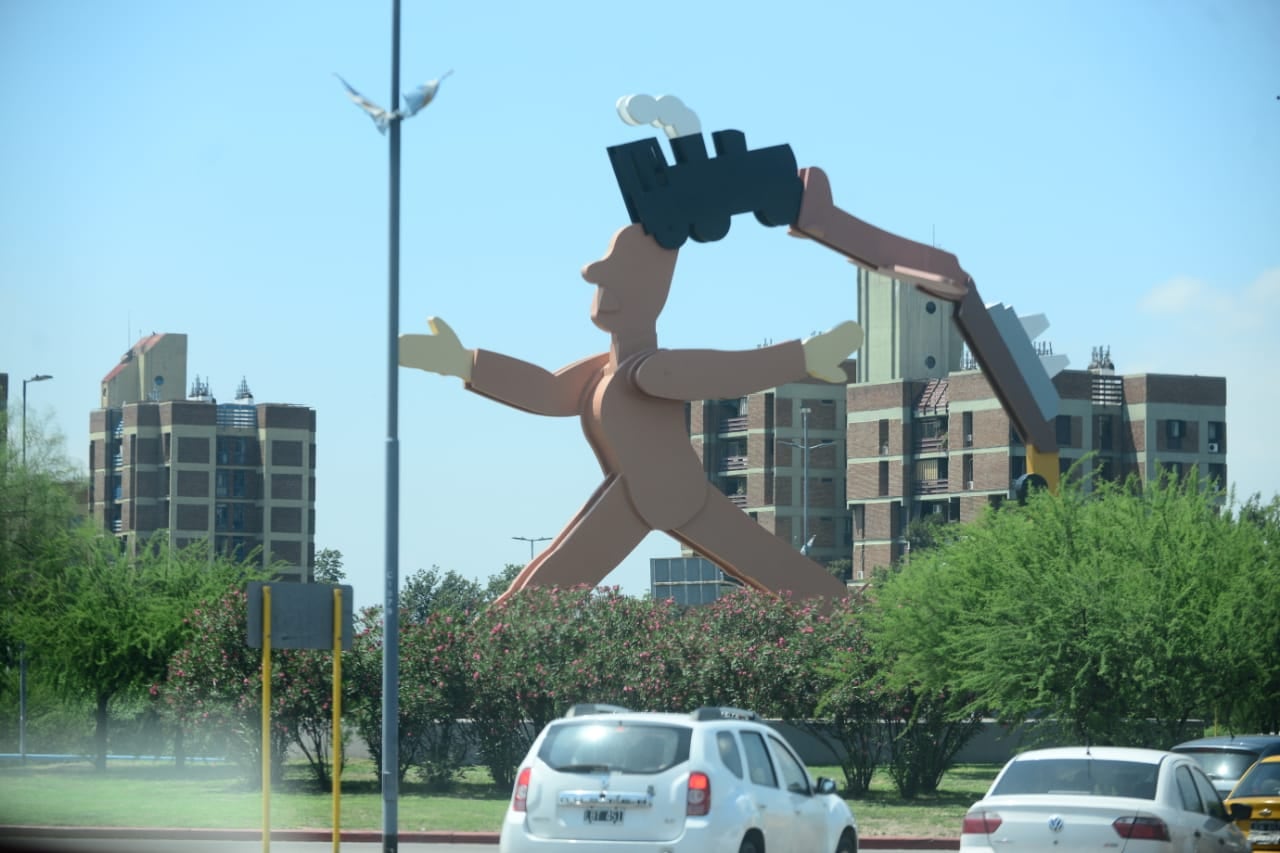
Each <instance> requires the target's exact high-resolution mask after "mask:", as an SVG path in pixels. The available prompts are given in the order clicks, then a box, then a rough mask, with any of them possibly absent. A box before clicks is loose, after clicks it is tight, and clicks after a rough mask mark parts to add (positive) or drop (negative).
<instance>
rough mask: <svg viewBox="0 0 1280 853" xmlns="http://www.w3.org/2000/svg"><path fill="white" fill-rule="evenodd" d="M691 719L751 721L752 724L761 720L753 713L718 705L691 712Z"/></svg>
mask: <svg viewBox="0 0 1280 853" xmlns="http://www.w3.org/2000/svg"><path fill="white" fill-rule="evenodd" d="M693 718H694V719H695V720H698V721H700V722H701V721H703V720H751V721H752V722H756V723H758V722H761V720H762V719H763V718H762V717H761V716H760V715H759V714H757V713H756V712H755V711H745V710H743V709H742V708H729V707H725V706H719V705H708V706H706V707H704V708H699V709H698V710H696V711H694V712H693Z"/></svg>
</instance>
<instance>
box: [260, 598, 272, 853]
mask: <svg viewBox="0 0 1280 853" xmlns="http://www.w3.org/2000/svg"><path fill="white" fill-rule="evenodd" d="M270 850H271V587H269V586H263V587H262V853H268V851H270Z"/></svg>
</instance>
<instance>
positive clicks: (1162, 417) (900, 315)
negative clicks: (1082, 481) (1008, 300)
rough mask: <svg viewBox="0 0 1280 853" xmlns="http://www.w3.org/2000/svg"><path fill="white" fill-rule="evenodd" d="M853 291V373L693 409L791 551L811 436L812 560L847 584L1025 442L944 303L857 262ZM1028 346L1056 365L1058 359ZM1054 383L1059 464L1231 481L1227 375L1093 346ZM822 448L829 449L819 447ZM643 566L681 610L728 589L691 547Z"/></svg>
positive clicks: (999, 493) (998, 488) (1003, 471)
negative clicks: (1148, 362)
mask: <svg viewBox="0 0 1280 853" xmlns="http://www.w3.org/2000/svg"><path fill="white" fill-rule="evenodd" d="M857 299H858V310H859V314H858V316H859V318H860V322H861V324H862V326H863V331H864V334H865V338H864V341H863V344H862V346H861V347H860V348H859V350H858V352H857V353H856V358H855V359H853V360H852V361H851V362H849V363H848V364H847V365H846V367H847V368H848V372H849V373H850V375H851V376H855V377H856V379H855V380H854V381H853V382H851V383H850V384H849V385H848V386H847V387H845V388H840V387H839V386H832V385H828V384H826V383H821V382H800V383H793V384H790V385H786V386H782V387H779V388H775V389H771V390H768V391H764V392H760V393H757V394H752V395H750V396H748V397H744V398H742V399H740V400H709V401H703V402H700V403H695V404H693V405H692V406H691V407H690V435H691V439H692V441H693V444H694V446H695V448H696V449H698V451H699V453H700V454H701V456H702V459H703V462H704V465H705V467H706V470H707V475H708V477H709V479H710V480H711V482H713V483H715V484H716V485H717V486H718V487H719V488H720V489H721V490H722V491H724V492H725V494H727V495H729V496H730V497H731V499H733V500H734V501H735V502H736V503H738V505H739V506H741V507H742V508H743V510H744V511H745V512H747V513H749V514H750V515H751V516H752V517H753V518H755V519H756V520H757V521H758V522H759V523H760V524H762V525H763V526H765V527H766V528H767V529H769V530H771V531H773V532H774V533H775V534H776V535H778V536H782V537H784V538H786V539H787V540H788V541H790V542H792V543H793V544H794V545H795V546H796V547H797V548H799V547H800V546H801V545H803V544H805V541H804V539H803V538H802V536H803V534H802V533H801V529H802V527H803V525H804V516H805V513H804V500H803V498H804V489H803V486H802V484H803V482H804V479H805V478H804V476H803V472H802V467H801V466H802V462H801V461H799V460H800V458H801V457H802V454H801V452H800V450H799V448H800V447H803V446H805V445H806V441H805V439H804V438H803V435H804V433H805V432H806V431H807V434H808V439H807V446H808V447H809V448H810V459H809V467H808V486H809V488H808V529H809V535H810V537H813V541H812V545H811V547H810V548H809V549H808V550H807V553H809V554H810V555H811V556H812V557H813V558H814V559H815V560H816V561H818V562H820V563H828V562H831V561H833V560H840V559H846V560H850V561H851V563H852V573H851V580H852V581H853V582H858V581H860V580H865V579H866V578H867V577H869V576H870V572H871V571H872V570H873V569H875V568H876V567H879V566H885V565H889V564H891V563H893V562H894V561H896V560H898V559H901V558H902V557H903V555H904V554H905V553H906V552H907V548H908V545H907V538H906V531H907V526H908V525H909V524H910V522H911V521H912V520H914V519H918V518H922V517H925V516H928V515H931V514H934V513H940V514H942V517H943V518H945V519H947V520H949V521H968V520H971V519H973V518H976V517H977V516H978V514H979V513H980V512H981V511H982V510H983V509H984V508H985V507H987V506H990V505H998V504H999V503H1000V502H1001V501H1003V500H1005V499H1006V498H1007V497H1008V495H1009V491H1010V486H1011V483H1012V482H1013V481H1014V480H1015V479H1017V478H1018V477H1019V476H1021V475H1022V474H1024V473H1025V472H1026V455H1025V450H1024V448H1023V446H1022V442H1021V440H1020V439H1019V438H1018V436H1017V435H1016V434H1015V433H1014V431H1013V429H1012V426H1011V422H1010V419H1009V417H1008V415H1006V414H1005V412H1004V410H1003V408H1002V407H1001V405H1000V402H999V401H998V400H997V399H996V396H995V394H994V392H993V390H992V388H991V386H990V384H989V383H988V381H987V379H986V377H984V376H983V374H982V372H981V371H980V370H978V369H977V368H976V366H975V365H974V364H973V363H972V359H971V358H970V357H969V356H968V354H967V353H966V351H965V348H964V344H963V340H962V339H961V338H960V335H959V333H958V332H957V331H956V330H955V328H954V326H953V324H952V322H951V317H950V310H949V306H945V305H939V304H938V303H937V302H936V301H935V300H933V299H931V298H930V297H928V296H927V295H926V294H923V293H921V292H920V291H919V290H917V289H916V288H914V287H912V286H910V285H907V284H903V283H900V282H897V281H893V280H890V279H887V278H885V277H883V276H881V275H879V274H877V273H870V272H867V271H865V270H861V269H860V270H859V272H858V293H857ZM1038 349H1039V350H1040V351H1041V352H1042V353H1043V354H1044V355H1045V358H1044V361H1045V362H1047V365H1048V366H1050V367H1051V368H1052V369H1057V367H1058V366H1059V365H1061V364H1062V363H1063V362H1065V359H1062V358H1061V357H1055V356H1052V353H1051V352H1050V351H1049V350H1048V348H1047V347H1045V346H1043V345H1041V346H1040V347H1039V348H1038ZM1053 385H1054V387H1055V388H1056V390H1057V392H1058V396H1059V409H1058V415H1057V418H1056V421H1055V423H1056V429H1057V439H1058V442H1059V445H1060V448H1059V465H1060V469H1061V471H1062V472H1064V473H1065V472H1067V471H1068V470H1069V469H1071V466H1072V465H1078V467H1077V468H1076V469H1075V470H1076V473H1077V474H1087V473H1091V472H1093V471H1094V470H1095V469H1097V471H1098V473H1100V474H1101V475H1102V476H1105V477H1109V478H1116V479H1118V478H1123V477H1125V476H1128V475H1129V474H1137V475H1138V476H1140V477H1141V478H1142V479H1143V480H1150V479H1153V478H1155V477H1156V476H1158V474H1159V471H1160V469H1161V468H1166V469H1170V470H1172V471H1173V472H1175V473H1178V474H1185V473H1186V472H1187V471H1188V470H1190V468H1191V466H1196V467H1197V468H1198V469H1199V473H1200V474H1201V476H1202V477H1207V478H1213V479H1216V480H1218V481H1219V482H1220V483H1223V484H1225V483H1227V482H1228V479H1227V468H1226V451H1227V435H1226V380H1225V379H1223V378H1221V377H1203V376H1172V375H1164V374H1139V375H1131V376H1122V375H1117V374H1116V372H1115V369H1114V366H1113V364H1112V363H1111V360H1110V353H1109V351H1104V350H1102V349H1097V350H1095V352H1094V354H1093V359H1092V361H1091V363H1090V364H1089V367H1088V368H1087V369H1086V370H1062V371H1060V372H1058V373H1057V374H1056V376H1054V378H1053ZM802 409H807V410H808V414H807V420H808V423H807V430H806V429H805V425H804V423H803V420H802V418H801V410H802ZM824 441H834V442H835V444H831V445H827V446H823V447H820V448H819V447H816V445H818V444H819V443H821V442H824ZM1090 453H1096V455H1095V456H1090V457H1089V458H1088V459H1087V460H1084V457H1086V456H1087V455H1088V454H1090ZM1082 460H1084V461H1082ZM650 574H651V584H650V585H651V591H652V593H653V594H654V595H655V597H667V596H674V597H675V598H676V599H677V601H680V602H681V603H689V604H696V603H702V602H706V601H710V600H714V598H715V597H716V596H717V595H718V594H719V590H720V588H721V586H722V584H723V582H724V581H723V577H722V575H721V573H720V572H719V570H718V569H716V567H715V566H714V565H712V564H710V563H708V562H707V561H705V560H704V559H702V558H701V557H698V556H696V555H694V554H692V553H691V552H685V553H684V554H682V555H681V556H680V557H671V558H656V559H654V560H652V561H651V566H650Z"/></svg>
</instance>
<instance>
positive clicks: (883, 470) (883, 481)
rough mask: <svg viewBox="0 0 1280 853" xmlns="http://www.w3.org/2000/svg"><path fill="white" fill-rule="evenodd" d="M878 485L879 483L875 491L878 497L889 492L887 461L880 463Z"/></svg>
mask: <svg viewBox="0 0 1280 853" xmlns="http://www.w3.org/2000/svg"><path fill="white" fill-rule="evenodd" d="M879 485H880V488H879V490H878V491H877V492H876V494H878V495H879V496H880V497H882V498H883V497H885V496H887V495H888V494H889V463H888V462H881V463H880V484H879Z"/></svg>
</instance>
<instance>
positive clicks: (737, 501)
mask: <svg viewBox="0 0 1280 853" xmlns="http://www.w3.org/2000/svg"><path fill="white" fill-rule="evenodd" d="M727 497H728V498H729V502H730V503H732V504H733V505H734V506H736V507H737V508H738V509H746V508H747V496H746V495H728V496H727Z"/></svg>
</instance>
